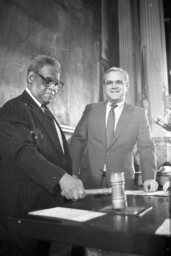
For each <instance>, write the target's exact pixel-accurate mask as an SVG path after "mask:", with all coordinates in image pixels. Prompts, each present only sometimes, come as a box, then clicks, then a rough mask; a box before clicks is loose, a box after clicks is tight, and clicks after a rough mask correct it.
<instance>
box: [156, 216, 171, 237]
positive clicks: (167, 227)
mask: <svg viewBox="0 0 171 256" xmlns="http://www.w3.org/2000/svg"><path fill="white" fill-rule="evenodd" d="M155 234H156V235H166V236H171V219H165V220H164V222H163V223H162V224H161V225H160V226H159V228H158V229H157V230H156V232H155Z"/></svg>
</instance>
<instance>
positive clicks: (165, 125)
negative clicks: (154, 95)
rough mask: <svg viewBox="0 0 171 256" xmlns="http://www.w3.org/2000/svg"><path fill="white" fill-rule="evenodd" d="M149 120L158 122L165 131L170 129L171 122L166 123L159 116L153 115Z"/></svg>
mask: <svg viewBox="0 0 171 256" xmlns="http://www.w3.org/2000/svg"><path fill="white" fill-rule="evenodd" d="M151 121H152V122H154V123H156V124H158V125H159V126H161V127H162V128H163V129H165V130H166V131H171V123H169V124H168V123H166V122H164V120H162V119H161V118H160V117H157V118H154V117H153V118H152V119H151Z"/></svg>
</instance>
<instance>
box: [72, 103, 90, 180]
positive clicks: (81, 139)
mask: <svg viewBox="0 0 171 256" xmlns="http://www.w3.org/2000/svg"><path fill="white" fill-rule="evenodd" d="M89 111H90V105H87V106H86V108H85V110H84V112H83V115H82V117H81V119H80V121H79V122H78V124H77V126H76V128H75V131H74V134H73V135H72V137H71V140H70V144H69V150H70V155H71V159H72V170H73V174H75V175H78V174H79V170H80V164H81V160H82V157H83V154H84V153H85V150H86V146H87V140H88V115H89Z"/></svg>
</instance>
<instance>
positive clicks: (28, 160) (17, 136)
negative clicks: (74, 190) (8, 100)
mask: <svg viewBox="0 0 171 256" xmlns="http://www.w3.org/2000/svg"><path fill="white" fill-rule="evenodd" d="M18 105H19V104H18ZM22 111H23V110H22ZM22 111H21V106H16V104H9V105H6V106H5V107H3V108H2V109H1V111H0V141H1V143H0V153H1V154H2V155H5V156H7V157H8V159H9V161H10V160H11V161H13V163H14V165H15V168H17V169H18V170H19V171H21V172H23V174H24V175H26V176H28V177H30V178H31V179H32V180H34V182H36V183H37V184H39V185H40V186H43V187H44V188H45V189H46V190H48V191H49V192H51V193H53V192H55V190H56V185H57V184H58V182H59V180H60V179H61V177H62V176H63V175H64V173H65V170H63V169H62V168H60V167H59V166H57V165H55V164H53V163H52V162H50V161H48V160H47V159H46V158H45V157H44V156H43V154H41V152H40V151H39V150H38V149H37V146H36V144H35V142H34V140H33V136H32V131H31V129H30V127H29V123H28V120H27V121H26V118H25V116H26V115H27V113H26V112H25V113H24V115H23V114H22V116H21V112H22ZM22 113H23V112H22Z"/></svg>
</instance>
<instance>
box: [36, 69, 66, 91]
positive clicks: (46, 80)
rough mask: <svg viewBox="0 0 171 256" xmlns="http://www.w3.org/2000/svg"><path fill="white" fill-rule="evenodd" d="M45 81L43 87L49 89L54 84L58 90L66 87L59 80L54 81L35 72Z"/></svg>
mask: <svg viewBox="0 0 171 256" xmlns="http://www.w3.org/2000/svg"><path fill="white" fill-rule="evenodd" d="M35 73H36V74H37V75H38V76H39V77H40V78H41V79H42V81H43V85H44V86H45V87H46V88H48V87H50V86H51V85H52V84H54V85H55V86H56V87H57V88H58V89H62V87H63V86H64V83H63V82H62V81H59V80H56V81H54V80H52V79H51V78H50V77H44V76H42V75H41V74H39V73H38V72H35Z"/></svg>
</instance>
